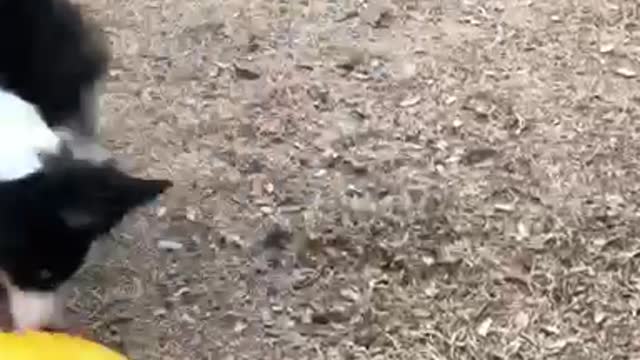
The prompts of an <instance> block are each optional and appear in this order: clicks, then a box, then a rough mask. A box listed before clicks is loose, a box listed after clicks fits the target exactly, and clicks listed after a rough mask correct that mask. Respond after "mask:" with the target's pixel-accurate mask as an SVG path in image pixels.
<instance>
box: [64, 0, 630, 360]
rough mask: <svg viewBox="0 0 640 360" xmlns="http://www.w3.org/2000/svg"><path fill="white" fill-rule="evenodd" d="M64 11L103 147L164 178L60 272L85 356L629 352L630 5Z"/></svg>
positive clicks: (323, 4) (421, 1) (444, 0)
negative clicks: (86, 260)
mask: <svg viewBox="0 0 640 360" xmlns="http://www.w3.org/2000/svg"><path fill="white" fill-rule="evenodd" d="M80 2H81V3H82V4H83V5H85V6H84V7H85V8H86V10H87V11H88V13H90V14H91V16H93V17H94V18H95V19H97V21H98V22H99V23H100V24H101V25H102V26H104V27H105V31H106V32H107V33H108V35H109V37H110V39H111V42H112V46H113V51H114V61H113V64H112V68H111V71H110V76H109V79H108V80H109V81H108V84H107V87H106V94H105V96H104V97H103V101H102V103H103V113H104V116H105V119H106V121H107V123H106V126H105V132H104V134H105V137H106V138H107V139H108V145H109V147H110V148H111V149H113V150H114V151H115V152H116V153H117V154H119V156H121V157H122V158H123V159H127V161H130V162H131V164H130V165H131V167H132V169H134V170H135V171H136V172H138V173H140V174H146V175H147V176H154V177H170V178H171V179H173V180H174V181H175V183H176V185H175V187H174V188H173V189H172V190H171V191H169V192H168V193H167V194H166V196H164V197H162V198H161V199H160V200H159V201H158V202H157V203H156V204H154V205H152V206H149V207H148V208H146V209H142V210H140V211H139V212H136V214H134V215H132V216H131V217H130V218H129V219H128V220H127V221H126V222H125V223H124V224H123V225H122V226H121V227H119V228H118V230H117V231H114V235H115V236H114V237H115V240H114V241H110V242H106V243H105V244H108V246H105V248H107V251H106V252H104V253H103V257H97V259H100V258H104V254H108V257H107V258H108V259H109V260H108V261H106V262H105V261H97V262H95V263H92V264H91V265H90V266H88V267H87V268H86V269H85V270H83V272H82V273H81V274H79V276H78V278H77V282H76V285H77V287H76V288H75V291H74V292H73V294H72V297H71V300H70V308H71V309H72V310H74V311H75V312H78V313H80V314H84V315H85V316H87V317H89V318H91V320H92V321H91V323H90V326H91V327H92V329H93V330H94V331H95V333H96V334H98V337H99V338H100V339H101V340H102V341H104V342H105V343H107V344H109V345H111V346H114V347H116V348H118V349H121V350H123V351H124V352H126V353H127V354H128V355H129V356H131V358H132V359H136V360H137V359H152V360H153V359H167V360H168V359H220V360H235V359H438V360H439V359H640V321H639V320H638V315H639V313H640V269H639V266H640V256H638V255H640V242H639V241H638V236H639V230H640V228H639V225H638V224H639V221H638V220H639V218H640V207H639V206H640V197H638V195H639V192H640V173H639V170H640V169H639V166H638V159H640V139H638V137H639V136H640V131H639V130H640V129H638V127H639V125H638V123H637V122H636V120H637V119H638V116H640V86H638V79H639V78H640V62H639V60H640V23H639V22H638V15H639V14H638V12H639V10H640V6H639V5H637V3H636V2H635V1H631V0H627V1H623V0H617V1H616V0H611V1H605V0H588V1H578V0H536V1H533V0H510V1H507V0H459V1H456V0H440V1H435V0H415V1H410V0H395V1H388V2H384V1H382V0H380V1H369V2H367V1H364V0H361V1H356V0H341V1H332V0H300V1H267V0H227V1H223V0H200V1H180V0H162V1H161V0H144V1H143V0H129V1H124V0H81V1H80ZM113 244H116V246H113ZM169 248H171V249H169Z"/></svg>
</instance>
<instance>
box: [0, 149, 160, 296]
mask: <svg viewBox="0 0 640 360" xmlns="http://www.w3.org/2000/svg"><path fill="white" fill-rule="evenodd" d="M54 156H55V157H57V158H58V159H55V160H53V159H49V160H47V161H48V162H50V163H49V164H45V166H44V167H43V169H42V170H41V171H39V172H36V173H33V174H30V175H28V176H26V177H24V178H21V179H18V180H14V181H8V182H0V268H1V269H2V270H3V271H5V273H6V274H7V275H8V277H9V279H10V281H11V282H12V283H13V285H15V286H17V287H19V288H21V289H23V290H37V291H52V290H55V289H56V288H57V287H58V286H60V285H61V284H62V283H63V282H65V281H66V280H68V279H69V277H71V276H72V275H73V274H74V273H75V272H76V271H77V270H78V268H79V267H80V266H81V265H82V262H83V261H84V259H85V256H86V254H87V252H88V250H89V248H90V246H91V243H92V242H93V241H94V240H96V239H97V238H98V237H99V236H100V235H102V234H105V233H107V232H108V231H109V230H110V229H111V228H112V227H113V226H114V225H116V224H117V223H118V222H120V220H121V219H122V218H123V217H124V216H125V214H126V213H128V212H129V211H130V210H131V209H132V208H134V207H137V206H139V205H142V204H144V203H145V202H148V201H150V200H153V199H154V198H155V197H156V196H158V195H159V194H160V193H162V192H163V191H164V190H165V189H167V188H168V187H169V186H171V182H170V181H167V180H146V179H138V178H134V177H131V176H129V175H127V174H124V173H123V172H121V171H119V170H118V169H116V168H114V167H112V166H96V165H95V164H92V163H90V162H87V161H83V160H73V159H68V158H63V157H62V156H59V155H54Z"/></svg>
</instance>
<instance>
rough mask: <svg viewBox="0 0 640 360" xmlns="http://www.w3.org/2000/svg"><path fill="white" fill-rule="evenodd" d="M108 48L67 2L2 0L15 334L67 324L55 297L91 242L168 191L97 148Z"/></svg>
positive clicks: (6, 217)
mask: <svg viewBox="0 0 640 360" xmlns="http://www.w3.org/2000/svg"><path fill="white" fill-rule="evenodd" d="M106 49H107V47H106V43H105V42H104V40H103V39H102V38H101V37H100V36H99V34H98V31H97V30H96V28H95V27H93V25H92V24H89V23H88V22H87V20H86V19H83V17H82V16H81V13H80V11H79V10H78V9H77V8H76V7H74V6H73V5H72V4H71V3H70V2H69V1H68V0H0V280H1V281H2V283H3V285H4V286H5V287H6V288H7V291H8V294H9V303H10V311H11V315H12V317H13V322H14V328H15V329H16V330H19V331H21V330H27V329H38V328H44V327H54V328H55V327H58V326H59V325H62V324H60V322H61V321H62V320H63V319H61V311H60V310H61V304H60V299H59V296H58V291H59V289H60V287H61V285H63V284H64V283H65V282H66V281H67V280H68V279H69V278H70V277H71V276H72V275H73V274H74V273H75V272H76V271H77V270H78V269H79V268H80V267H81V265H82V264H83V262H84V260H85V257H86V255H87V253H88V251H89V249H90V247H91V244H92V243H93V242H94V241H95V240H96V239H98V238H99V237H100V235H102V234H105V233H107V232H108V231H109V230H110V229H111V228H112V227H113V226H115V225H116V224H118V223H119V222H120V221H121V220H122V218H123V217H124V216H125V215H126V214H127V213H128V212H129V211H131V210H133V209H134V208H135V207H137V206H141V205H143V204H145V203H146V202H148V201H151V200H153V199H154V198H156V197H157V196H158V195H160V194H161V193H162V192H164V191H165V190H166V189H167V188H169V187H170V186H171V185H172V183H171V181H169V180H148V179H141V178H135V177H132V176H129V175H127V174H125V173H124V172H122V171H121V170H119V169H118V168H117V167H115V166H114V165H113V163H112V162H110V161H106V160H108V158H109V157H110V156H109V155H108V152H107V151H106V150H104V149H102V148H101V147H100V146H99V145H98V141H97V136H96V135H97V129H98V125H99V124H98V121H97V119H98V117H97V108H96V97H97V96H98V93H97V91H98V90H99V87H100V83H101V81H102V79H103V77H104V74H105V72H106V68H107V64H108V51H107V50H106ZM56 129H65V130H64V131H62V130H61V131H57V130H56ZM80 138H82V139H83V140H82V142H83V143H85V144H86V143H87V141H88V142H89V143H92V144H94V145H95V146H93V149H94V150H95V149H96V148H100V149H102V150H101V151H99V152H98V153H96V152H92V151H86V150H87V147H86V146H84V147H83V146H77V144H78V143H79V142H78V139H80ZM87 139H88V140H87Z"/></svg>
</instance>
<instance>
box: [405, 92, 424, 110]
mask: <svg viewBox="0 0 640 360" xmlns="http://www.w3.org/2000/svg"><path fill="white" fill-rule="evenodd" d="M420 100H422V97H421V96H420V95H413V96H410V97H408V98H406V99H404V100H402V102H400V106H401V107H410V106H414V105H417V104H418V103H419V102H420Z"/></svg>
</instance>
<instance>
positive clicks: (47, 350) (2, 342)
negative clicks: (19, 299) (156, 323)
mask: <svg viewBox="0 0 640 360" xmlns="http://www.w3.org/2000/svg"><path fill="white" fill-rule="evenodd" d="M0 359H2V360H127V358H126V357H124V356H123V355H120V354H118V353H117V352H115V351H113V350H111V349H109V348H107V347H106V346H103V345H100V344H98V343H95V342H91V341H89V340H86V339H83V338H81V337H76V336H71V335H67V334H63V333H51V332H43V331H29V332H26V333H23V334H18V333H8V332H1V333H0Z"/></svg>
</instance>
